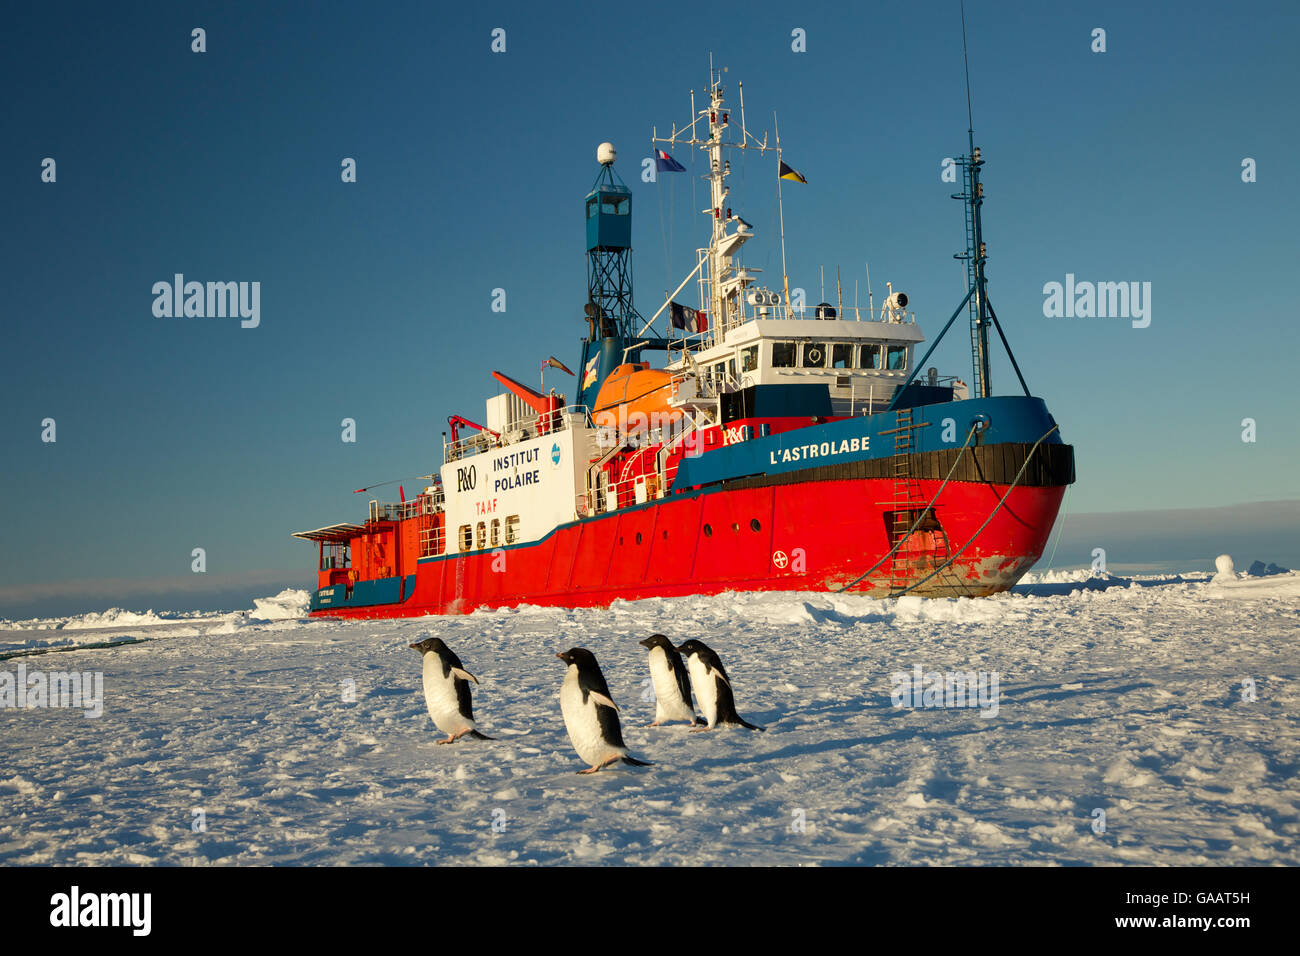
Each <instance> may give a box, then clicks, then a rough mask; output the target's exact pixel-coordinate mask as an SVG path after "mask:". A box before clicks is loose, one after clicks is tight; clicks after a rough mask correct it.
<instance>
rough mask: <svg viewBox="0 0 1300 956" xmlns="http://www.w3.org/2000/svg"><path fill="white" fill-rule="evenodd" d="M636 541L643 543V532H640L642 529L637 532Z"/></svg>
mask: <svg viewBox="0 0 1300 956" xmlns="http://www.w3.org/2000/svg"><path fill="white" fill-rule="evenodd" d="M636 543H637V544H640V543H641V532H640V531H638V532H637V533H636Z"/></svg>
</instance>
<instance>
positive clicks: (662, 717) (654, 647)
mask: <svg viewBox="0 0 1300 956" xmlns="http://www.w3.org/2000/svg"><path fill="white" fill-rule="evenodd" d="M637 643H638V644H640V645H641V646H642V647H645V648H649V650H650V679H651V681H652V682H653V683H654V688H655V719H654V723H652V724H651V725H650V726H651V727H658V726H659V725H660V724H662V723H666V722H667V721H670V720H684V721H686V722H687V723H688V724H697V723H698V724H702V723H704V721H703V720H701V719H700V718H698V717H696V716H695V705H694V704H693V703H692V702H691V679H690V677H689V676H688V675H687V673H686V665H685V664H683V663H682V655H680V654H678V653H677V648H675V647H673V645H672V642H671V641H669V640H668V638H666V637H664V636H663V635H662V634H651V635H650V636H649V637H647V638H646V639H645V640H643V641H637Z"/></svg>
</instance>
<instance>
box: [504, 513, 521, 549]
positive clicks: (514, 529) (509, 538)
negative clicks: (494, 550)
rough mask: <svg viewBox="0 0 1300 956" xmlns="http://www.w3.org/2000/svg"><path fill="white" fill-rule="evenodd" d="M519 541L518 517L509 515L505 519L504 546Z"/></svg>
mask: <svg viewBox="0 0 1300 956" xmlns="http://www.w3.org/2000/svg"><path fill="white" fill-rule="evenodd" d="M518 540H519V515H511V516H510V517H509V518H507V519H506V544H514V543H515V542H516V541H518Z"/></svg>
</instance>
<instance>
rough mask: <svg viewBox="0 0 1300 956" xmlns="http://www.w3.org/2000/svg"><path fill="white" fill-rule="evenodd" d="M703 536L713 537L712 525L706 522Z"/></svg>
mask: <svg viewBox="0 0 1300 956" xmlns="http://www.w3.org/2000/svg"><path fill="white" fill-rule="evenodd" d="M704 537H706V538H712V537H713V528H712V526H710V525H707V524H706V525H705V526H704Z"/></svg>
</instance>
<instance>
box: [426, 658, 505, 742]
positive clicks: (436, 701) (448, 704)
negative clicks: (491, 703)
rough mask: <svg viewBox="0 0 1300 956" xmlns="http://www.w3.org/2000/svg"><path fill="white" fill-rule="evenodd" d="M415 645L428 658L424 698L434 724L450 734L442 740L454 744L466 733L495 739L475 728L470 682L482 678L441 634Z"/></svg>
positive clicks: (479, 738) (476, 681)
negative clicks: (467, 666)
mask: <svg viewBox="0 0 1300 956" xmlns="http://www.w3.org/2000/svg"><path fill="white" fill-rule="evenodd" d="M411 648H412V649H413V650H417V651H419V652H420V656H421V657H422V658H423V660H424V702H425V704H427V705H428V707H429V716H430V717H432V718H433V725H434V726H435V727H437V728H438V729H439V730H441V731H442V732H443V733H444V734H446V735H447V739H446V740H439V741H438V743H440V744H450V743H454V742H456V741H457V740H460V738H461V737H464V736H465V735H466V734H469V735H470V736H471V737H475V738H477V739H478V740H492V739H493V738H491V737H489V736H487V735H486V734H481V733H479V732H478V731H477V730H475V729H474V708H473V706H472V705H471V703H470V694H469V682H470V681H473V682H474V683H476V684H477V683H478V678H477V677H475V676H474V675H473V674H471V673H470V672H469V671H467V670H465V668H464V667H462V666H461V663H460V658H459V657H457V656H456V655H455V654H454V653H453V652H452V650H451V648H449V647H448V646H447V645H446V644H444V643H443V642H442V638H440V637H428V638H425V639H424V640H422V641H420V642H419V643H417V644H412V645H411Z"/></svg>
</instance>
